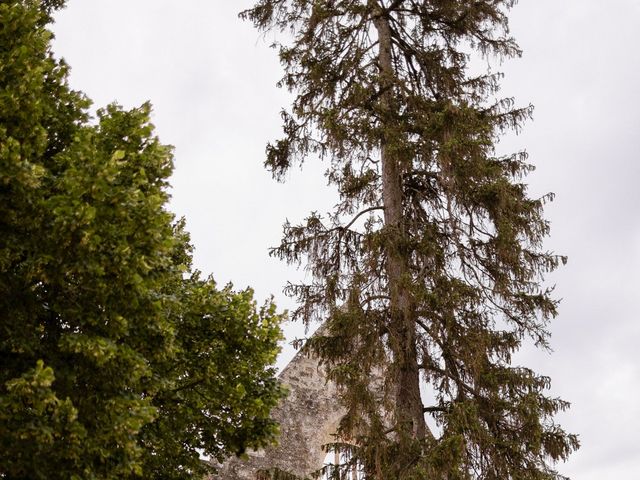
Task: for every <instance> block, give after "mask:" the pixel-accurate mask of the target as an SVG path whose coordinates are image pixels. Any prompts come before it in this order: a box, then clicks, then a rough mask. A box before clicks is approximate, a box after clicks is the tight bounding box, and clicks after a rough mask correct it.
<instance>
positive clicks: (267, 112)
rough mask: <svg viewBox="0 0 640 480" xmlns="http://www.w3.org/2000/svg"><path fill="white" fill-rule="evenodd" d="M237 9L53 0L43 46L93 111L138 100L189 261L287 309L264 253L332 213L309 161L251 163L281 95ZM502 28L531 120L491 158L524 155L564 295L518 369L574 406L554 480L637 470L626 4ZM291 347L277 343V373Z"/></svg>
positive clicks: (295, 331) (224, 4) (626, 0)
mask: <svg viewBox="0 0 640 480" xmlns="http://www.w3.org/2000/svg"><path fill="white" fill-rule="evenodd" d="M251 4H252V2H251V0H206V1H205V0H182V1H180V2H176V1H175V0H174V1H167V0H135V1H132V0H127V1H125V0H69V1H68V5H67V8H66V9H65V10H63V11H61V12H59V13H58V14H57V16H56V20H57V22H56V24H55V26H54V27H53V29H54V32H55V35H56V40H55V42H54V51H55V53H56V54H57V55H58V56H61V57H64V58H65V60H66V61H67V62H68V63H69V64H70V65H71V68H72V70H71V77H70V78H71V85H72V87H73V88H75V89H78V90H82V91H84V92H85V93H86V94H87V95H88V96H89V97H90V98H92V99H93V100H94V102H95V106H96V107H102V106H105V105H107V104H109V103H111V102H113V101H116V102H118V103H120V104H121V105H123V106H125V107H127V108H131V107H135V106H138V105H140V104H141V103H143V102H145V101H147V100H150V101H151V102H152V104H153V105H154V116H153V121H154V123H155V125H156V127H157V132H158V135H159V137H160V139H161V140H162V142H163V143H166V144H171V145H174V146H175V156H176V169H175V173H174V175H173V177H172V185H173V189H172V192H171V193H172V201H171V209H172V210H173V211H174V212H175V213H176V214H177V215H179V216H184V217H186V220H187V228H188V230H189V231H190V232H191V238H192V242H193V244H194V246H195V254H194V260H195V265H196V267H197V268H198V269H200V270H201V271H202V272H204V273H205V274H212V275H213V276H214V278H215V279H216V280H217V282H218V283H219V284H221V285H222V284H226V283H227V282H233V284H234V285H235V287H236V288H238V289H242V288H246V287H247V286H251V287H252V288H254V290H255V292H256V298H257V299H259V301H260V302H262V301H264V300H265V299H268V298H269V297H270V296H271V295H273V297H274V299H275V302H276V303H277V304H278V306H279V307H280V308H281V309H291V308H292V306H293V304H292V302H291V300H290V299H287V298H286V297H284V295H283V294H282V287H283V286H284V284H285V283H286V281H287V280H295V279H299V278H301V276H302V275H304V272H302V271H299V270H296V269H295V268H293V267H288V266H286V265H285V264H284V263H282V262H280V261H278V260H277V259H274V258H270V257H269V256H268V249H269V247H271V246H275V245H277V243H278V242H279V238H280V234H281V231H282V224H283V222H284V220H285V219H287V218H288V219H290V220H292V221H296V220H301V219H303V218H304V217H305V215H306V214H307V213H309V212H310V211H312V210H317V211H320V212H323V211H327V210H330V208H331V206H332V205H333V203H334V197H333V192H332V191H331V190H330V189H329V188H327V187H326V186H325V181H324V177H323V172H324V167H323V166H322V165H321V164H316V163H314V162H309V163H308V164H307V165H305V168H304V170H302V171H299V170H296V171H294V172H293V173H291V174H290V175H289V176H288V178H287V182H286V183H284V184H281V183H277V182H275V181H274V180H272V179H271V176H270V174H269V173H268V172H267V171H266V170H265V169H264V168H263V166H262V164H263V161H264V147H265V145H266V143H267V142H268V141H270V140H274V139H277V138H278V137H279V134H280V117H279V112H280V110H281V109H282V108H286V107H287V106H288V104H289V103H290V101H291V97H290V95H289V94H288V93H287V92H285V91H282V90H280V89H278V88H276V86H275V84H276V82H277V80H278V79H279V78H280V76H281V74H282V70H281V68H280V65H279V62H278V59H277V55H276V52H275V51H274V50H273V49H270V48H269V44H270V43H271V42H272V41H273V39H274V38H273V36H272V35H266V36H263V35H260V34H259V33H258V32H257V31H255V30H254V29H253V28H252V26H251V25H250V24H248V23H246V22H241V21H240V20H239V19H238V18H237V13H238V12H239V11H240V10H243V9H245V8H249V7H250V6H251ZM510 19H511V30H512V34H513V35H514V36H515V37H516V39H517V40H518V42H519V44H520V46H521V47H522V48H523V50H524V55H523V57H522V58H521V59H516V60H510V61H508V62H506V63H505V64H503V65H501V66H500V70H502V71H503V72H504V73H505V75H506V76H505V79H504V81H503V83H502V85H503V90H502V93H503V94H504V96H514V97H515V98H516V101H517V103H519V104H521V105H527V104H529V103H532V104H534V105H535V107H536V110H535V114H534V121H533V122H530V123H528V124H527V125H526V126H525V128H524V130H523V131H522V133H520V134H519V135H518V136H514V135H512V136H509V137H507V138H505V139H504V140H503V141H502V143H501V145H500V148H501V149H503V148H504V149H505V150H506V151H511V150H519V149H523V148H526V149H527V151H528V152H529V153H530V160H531V162H532V163H533V164H535V165H536V167H537V170H536V172H535V173H534V174H532V175H531V176H530V177H529V178H528V182H529V184H530V192H531V195H532V196H538V195H542V194H543V193H546V192H549V191H552V192H555V193H556V200H555V202H553V203H552V204H550V205H549V206H548V207H547V210H546V217H547V218H548V219H549V220H550V221H551V224H552V233H551V236H550V238H549V240H548V241H547V243H546V247H547V248H548V249H550V250H554V251H556V252H558V253H562V254H565V255H568V257H569V263H568V265H567V266H566V267H564V268H562V269H560V270H559V271H557V272H556V273H554V274H553V275H552V276H551V277H550V278H548V279H547V281H548V282H550V283H555V284H556V285H557V288H556V293H557V296H558V297H560V298H562V299H563V301H562V304H561V306H560V315H559V317H558V318H557V319H555V321H554V322H553V324H552V326H551V331H552V342H551V343H552V348H553V350H554V351H553V353H551V354H549V353H545V352H540V351H534V350H533V349H530V348H525V349H524V350H523V352H521V354H520V355H518V357H517V359H516V360H517V362H519V363H522V364H524V365H526V366H528V367H531V368H534V369H535V370H536V371H538V372H539V373H543V374H545V375H549V376H550V377H551V378H552V382H553V383H552V390H551V391H552V394H553V395H557V396H560V397H562V398H563V399H565V400H568V401H570V402H571V403H572V408H571V409H570V410H569V411H568V412H566V413H564V414H561V415H559V416H558V417H557V418H558V420H559V422H560V423H562V425H563V426H564V427H565V428H566V430H568V431H570V432H574V433H578V434H579V435H580V440H581V443H582V448H581V449H580V450H579V451H578V452H577V453H575V454H574V455H573V456H572V457H571V459H570V460H569V461H568V462H567V463H565V464H562V465H559V466H558V468H559V469H560V471H561V472H562V473H564V474H565V475H568V476H570V477H571V478H573V479H575V480H602V479H608V478H616V479H618V478H619V479H635V478H640V447H638V445H640V443H639V441H638V431H640V399H639V398H638V397H639V396H640V345H638V342H639V340H640V322H638V321H637V316H638V314H637V301H638V298H639V297H640V274H639V272H640V213H639V208H640V188H639V186H638V184H639V182H640V158H638V157H639V154H638V150H639V149H638V143H639V141H640V48H638V47H639V46H640V28H639V27H640V0H607V1H603V0H521V1H520V3H519V4H518V5H517V6H516V7H515V8H514V10H513V11H512V12H511V14H510ZM285 332H286V334H287V337H288V339H292V338H294V337H296V336H301V335H304V331H303V330H302V329H301V327H300V326H299V325H286V326H285ZM292 355H293V349H292V348H291V347H288V346H285V348H284V351H283V353H282V355H281V358H280V360H279V365H280V366H282V365H284V364H285V363H286V362H287V361H288V359H290V358H291V356H292Z"/></svg>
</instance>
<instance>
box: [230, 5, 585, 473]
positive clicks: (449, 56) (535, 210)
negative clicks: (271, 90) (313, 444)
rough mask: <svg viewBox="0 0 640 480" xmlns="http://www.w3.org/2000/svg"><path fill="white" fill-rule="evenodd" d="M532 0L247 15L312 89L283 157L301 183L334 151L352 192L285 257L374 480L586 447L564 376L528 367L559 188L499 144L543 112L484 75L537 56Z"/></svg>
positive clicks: (300, 93)
mask: <svg viewBox="0 0 640 480" xmlns="http://www.w3.org/2000/svg"><path fill="white" fill-rule="evenodd" d="M515 3H516V2H515V0H477V1H471V0H259V1H258V2H257V3H256V4H255V6H254V7H253V8H251V9H249V10H247V11H245V12H243V13H242V14H241V16H242V17H243V18H245V19H248V20H250V21H252V22H253V23H254V24H255V26H256V27H257V28H259V29H261V30H264V31H266V30H273V29H275V30H279V31H281V32H283V36H284V38H286V39H287V40H286V41H284V42H283V43H280V44H278V47H279V54H280V59H281V62H282V64H283V66H284V69H285V75H284V77H283V79H282V81H281V86H284V87H286V88H288V89H289V90H290V91H292V92H293V93H295V95H296V96H295V100H294V102H293V106H292V108H291V109H290V110H289V111H285V112H283V114H282V116H283V123H284V126H283V130H284V137H283V138H282V139H281V140H278V141H277V142H276V143H274V144H272V145H269V146H268V147H267V160H266V166H267V168H269V169H270V170H271V171H272V173H273V175H274V176H275V177H276V178H277V179H283V178H284V177H285V175H286V173H287V171H288V170H289V169H290V168H291V167H292V166H293V165H295V164H296V163H300V164H301V163H302V162H304V161H306V160H307V159H309V158H310V157H314V158H318V157H319V158H320V159H323V160H324V161H326V162H327V163H328V167H327V171H326V175H327V178H328V180H329V182H330V183H331V184H333V185H334V186H335V187H336V188H337V191H338V192H339V201H338V203H337V205H336V206H335V209H334V210H333V211H332V212H330V213H329V214H328V215H326V216H321V215H319V214H317V213H312V214H311V215H310V216H309V217H308V218H307V219H306V220H305V221H304V222H303V223H301V224H299V225H291V224H288V223H287V224H286V225H285V228H284V238H283V240H282V243H281V244H280V246H279V247H277V248H275V249H274V250H273V252H272V253H273V254H274V255H276V256H278V257H280V258H282V259H284V260H286V261H287V262H290V263H294V264H300V263H305V265H306V266H307V268H308V269H309V271H310V272H311V273H312V279H313V280H312V281H310V282H309V283H304V284H291V285H288V287H287V291H288V293H289V294H291V295H292V296H294V297H296V298H297V299H298V301H299V305H300V306H299V308H298V310H297V311H296V312H295V316H296V317H297V318H300V319H302V320H303V321H305V322H311V321H314V320H320V321H325V320H326V328H325V329H324V332H325V334H324V335H322V336H319V337H318V338H314V339H312V340H311V341H310V342H309V343H308V347H309V348H311V349H313V350H314V351H315V352H316V353H317V354H318V355H319V356H320V357H321V358H322V360H323V361H324V363H325V365H326V367H327V369H328V371H329V375H330V377H331V378H332V379H333V380H335V381H336V382H337V383H338V384H339V385H340V386H341V388H342V398H343V401H344V403H345V405H346V407H347V409H348V414H347V416H346V417H345V419H344V420H343V422H342V425H341V434H342V435H343V438H346V439H350V440H351V441H352V442H353V443H354V444H355V445H356V447H354V448H353V449H352V452H350V453H351V455H352V456H351V458H352V459H353V460H352V461H353V462H357V464H358V465H360V468H362V470H363V473H364V475H365V476H366V478H375V479H414V478H416V479H417V478H429V479H445V478H446V479H449V480H452V479H487V480H489V479H495V480H497V479H500V480H505V479H528V480H542V479H545V480H550V479H558V478H562V477H561V475H559V474H558V473H557V472H556V471H555V470H554V467H553V465H554V463H555V462H557V461H561V460H564V459H566V458H567V457H568V455H569V454H570V453H571V452H572V451H573V450H574V449H576V448H577V447H578V441H577V438H576V436H575V435H571V434H567V433H566V432H565V431H563V430H562V429H561V427H560V426H558V425H557V424H556V423H555V422H554V420H553V417H554V414H556V413H557V412H558V411H561V410H564V409H566V408H567V406H568V404H567V403H566V402H564V401H562V400H560V399H556V398H549V397H548V395H547V392H546V390H547V389H548V387H549V379H548V378H546V377H543V376H540V375H537V374H536V373H534V372H533V371H531V370H530V369H528V368H524V367H518V366H513V365H512V363H511V357H512V354H513V353H514V352H515V351H516V350H518V348H519V347H520V346H521V343H522V342H523V341H524V340H526V339H527V338H530V339H533V341H534V342H535V343H536V344H537V345H538V346H540V347H542V348H546V347H548V336H549V332H548V328H547V327H548V322H549V320H550V319H551V318H553V317H554V316H555V315H556V308H557V301H556V300H554V299H553V297H552V295H551V293H552V292H551V291H550V289H548V288H545V287H544V286H543V285H542V280H543V275H544V274H545V273H547V272H550V271H552V270H554V269H555V268H556V267H557V266H558V265H559V264H561V263H563V262H564V261H565V259H564V258H563V257H560V256H557V255H555V254H553V253H551V252H547V251H545V250H544V249H543V246H542V242H543V239H544V238H545V237H546V235H547V234H548V232H549V224H548V222H547V221H546V220H545V219H544V218H543V205H544V203H545V201H547V200H551V199H552V196H551V195H548V196H546V197H544V198H531V197H530V196H529V195H528V193H527V187H526V185H525V184H524V183H522V179H523V177H524V176H525V175H526V174H527V173H528V172H530V171H531V170H532V169H533V167H532V166H531V165H530V164H528V163H527V155H526V153H525V152H518V153H515V154H512V155H506V156H500V155H498V154H497V153H496V148H495V145H496V142H497V140H498V138H499V136H500V135H501V134H503V133H504V132H506V131H509V130H516V131H517V130H518V129H519V128H520V126H521V124H522V123H523V121H525V120H526V119H527V118H528V117H530V114H531V107H524V108H518V107H516V106H515V104H514V102H513V101H512V100H511V99H500V98H499V96H498V90H499V79H500V76H499V75H498V74H495V73H491V72H490V71H488V72H486V73H483V74H480V75H475V74H472V73H471V71H470V68H469V62H470V60H471V58H472V55H480V56H484V57H491V58H498V59H504V58H509V57H514V56H519V55H520V53H521V52H520V49H519V47H518V45H517V44H516V43H515V41H514V39H513V38H511V37H510V36H509V31H508V19H507V13H508V10H509V9H510V8H511V7H513V5H514V4H515ZM379 372H383V373H384V378H385V380H384V388H382V390H381V393H380V392H376V391H373V389H372V388H371V386H370V382H369V377H370V376H371V375H372V374H374V373H376V374H377V373H379Z"/></svg>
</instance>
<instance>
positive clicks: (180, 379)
mask: <svg viewBox="0 0 640 480" xmlns="http://www.w3.org/2000/svg"><path fill="white" fill-rule="evenodd" d="M63 3H64V2H63V1H62V0H49V1H37V0H6V1H5V0H3V1H2V2H0V478H1V479H6V480H14V479H30V480H39V479H46V480H58V479H59V480H70V479H71V480H80V479H83V480H97V479H100V480H109V479H134V478H145V479H153V478H157V479H160V478H162V479H187V478H198V477H201V476H202V475H203V474H204V473H205V472H207V471H210V470H211V468H209V466H208V465H207V464H205V463H204V462H202V461H201V459H200V455H201V453H202V452H204V453H206V454H208V455H210V456H211V457H213V459H214V460H218V461H222V460H223V459H224V458H226V457H227V456H228V455H230V454H234V453H239V452H242V451H244V449H245V448H249V447H254V448H257V447H260V446H263V445H265V444H266V443H269V442H270V441H271V440H272V439H273V438H274V435H275V433H276V426H275V425H274V422H273V421H272V420H270V418H269V410H270V408H271V407H273V406H274V405H275V404H276V403H277V402H278V400H279V398H280V397H281V390H280V387H279V385H278V383H277V382H276V380H275V378H274V373H275V372H274V369H273V367H272V364H273V362H274V361H275V357H276V355H277V352H278V344H277V342H278V340H279V338H280V330H279V327H278V324H279V321H280V320H281V316H280V315H278V314H277V313H276V312H275V309H274V307H273V305H271V304H267V305H265V307H264V308H262V309H259V308H256V305H255V302H254V300H253V298H252V292H251V291H250V290H247V291H243V292H234V291H233V290H232V289H231V288H230V287H226V288H222V289H221V288H218V287H217V286H216V284H215V283H214V281H213V280H212V279H210V278H202V277H201V276H200V275H199V274H198V272H196V271H194V270H193V269H192V267H191V254H190V250H191V247H190V245H189V239H188V236H187V234H186V233H185V232H184V230H183V225H182V222H180V221H176V220H175V219H174V217H173V215H172V214H171V213H170V212H168V211H167V209H166V203H167V201H168V198H169V196H168V193H167V189H168V177H169V175H170V174H171V171H172V168H173V167H172V166H173V156H172V152H171V148H170V147H167V146H165V145H162V144H161V143H160V141H159V140H158V139H157V138H156V136H155V135H154V131H153V126H152V125H151V123H150V119H149V117H150V106H149V105H148V104H145V105H142V106H141V107H139V108H134V109H131V110H124V109H122V108H120V107H118V106H115V105H111V106H109V107H107V108H105V109H102V110H99V112H98V116H97V119H95V121H94V120H91V119H90V118H89V115H88V113H87V112H88V107H89V105H90V102H89V101H88V100H87V99H86V98H85V97H84V96H83V95H82V94H80V93H78V92H75V91H73V90H71V89H70V88H69V86H68V84H67V76H68V68H67V66H66V65H65V64H64V62H61V61H58V60H56V59H55V58H54V57H53V55H52V53H51V50H50V41H51V37H52V36H51V33H50V32H49V31H48V30H47V24H48V23H49V22H50V21H51V18H50V14H51V12H52V11H53V9H55V8H58V7H60V6H62V4H63Z"/></svg>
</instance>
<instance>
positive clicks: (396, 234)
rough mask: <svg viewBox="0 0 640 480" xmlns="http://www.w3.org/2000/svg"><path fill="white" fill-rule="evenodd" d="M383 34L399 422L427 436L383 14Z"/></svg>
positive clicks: (405, 431)
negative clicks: (410, 291)
mask: <svg viewBox="0 0 640 480" xmlns="http://www.w3.org/2000/svg"><path fill="white" fill-rule="evenodd" d="M374 25H375V28H376V30H377V32H378V39H379V52H378V61H379V66H380V72H381V85H380V88H381V89H382V92H383V93H382V95H381V97H380V102H381V107H382V111H383V129H384V136H383V139H382V141H381V145H380V147H381V148H380V150H381V161H382V200H383V205H384V221H385V229H386V230H387V234H388V235H389V237H388V243H387V264H386V272H387V277H388V288H389V296H390V310H391V312H390V325H389V335H390V336H391V339H390V340H391V341H390V344H391V349H392V353H393V372H394V374H395V375H397V377H396V391H395V416H396V421H397V422H398V426H397V428H398V433H399V440H400V441H401V442H402V441H403V437H404V438H405V439H407V440H408V439H417V440H420V439H424V438H425V436H426V435H427V434H428V433H427V426H426V422H425V420H424V412H423V404H422V399H421V396H420V371H419V368H418V358H417V347H416V335H415V322H414V318H413V317H414V308H413V306H412V303H413V302H412V299H411V295H410V293H409V289H408V288H407V287H408V283H409V282H410V281H411V277H410V273H409V267H408V259H407V256H406V253H405V252H404V250H405V247H404V244H405V241H404V239H405V235H406V233H405V229H404V225H403V193H402V163H403V161H402V160H403V159H402V158H400V157H399V155H398V153H397V151H398V149H397V148H394V143H396V144H397V142H398V137H397V136H396V135H395V134H394V130H395V126H394V125H393V123H394V121H393V118H394V117H395V115H394V107H393V103H394V102H393V91H392V84H393V77H394V70H393V64H392V57H391V32H390V29H389V24H388V20H387V19H386V18H385V17H384V16H383V13H382V12H380V14H379V15H378V16H377V17H376V18H375V20H374Z"/></svg>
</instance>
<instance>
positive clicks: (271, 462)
mask: <svg viewBox="0 0 640 480" xmlns="http://www.w3.org/2000/svg"><path fill="white" fill-rule="evenodd" d="M279 379H280V381H281V382H282V383H283V384H284V385H286V386H287V388H288V389H289V395H288V396H287V397H286V398H285V399H284V400H283V401H282V402H281V404H280V405H279V406H278V407H277V408H276V409H274V411H273V417H274V419H275V420H276V421H277V422H278V423H279V424H280V433H281V434H280V438H279V442H278V445H277V446H275V447H270V448H267V449H264V450H260V451H256V452H249V459H247V460H241V459H236V458H233V459H230V460H229V461H227V462H226V463H225V464H224V465H223V466H222V468H221V469H220V472H219V474H218V475H217V476H214V477H212V478H211V480H255V478H256V475H257V473H258V471H260V470H268V469H273V468H278V469H280V470H282V471H285V472H289V473H292V474H294V475H296V476H299V477H302V478H304V477H306V476H307V475H309V474H310V473H312V472H314V471H317V470H318V469H319V468H321V467H322V466H323V463H324V459H325V456H326V452H325V451H324V450H323V448H322V447H323V445H326V444H328V443H331V442H333V441H335V439H334V437H333V436H332V434H334V433H335V432H336V430H337V428H338V423H339V422H340V419H341V418H342V416H343V415H344V413H345V412H344V409H343V407H342V406H341V405H340V404H339V403H338V400H337V399H338V395H337V391H336V386H335V384H334V383H332V382H328V381H327V378H326V376H325V375H324V372H323V369H322V368H321V367H320V366H319V364H318V361H317V359H316V358H314V357H312V356H309V355H307V354H305V353H303V352H298V354H297V355H296V356H295V357H294V358H293V360H292V361H291V362H290V363H289V365H287V366H286V367H285V369H284V370H283V371H282V372H281V373H280V375H279Z"/></svg>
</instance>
